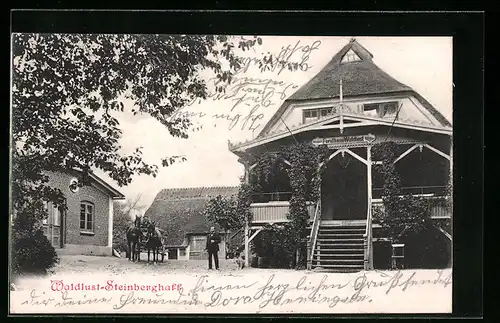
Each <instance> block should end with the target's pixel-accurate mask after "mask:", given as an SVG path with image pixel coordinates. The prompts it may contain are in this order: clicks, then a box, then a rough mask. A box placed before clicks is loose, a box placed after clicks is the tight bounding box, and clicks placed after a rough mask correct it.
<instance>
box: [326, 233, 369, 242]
mask: <svg viewBox="0 0 500 323" xmlns="http://www.w3.org/2000/svg"><path fill="white" fill-rule="evenodd" d="M363 240H364V239H363V238H358V237H353V236H349V237H331V236H324V235H319V236H318V241H332V242H334V241H363Z"/></svg>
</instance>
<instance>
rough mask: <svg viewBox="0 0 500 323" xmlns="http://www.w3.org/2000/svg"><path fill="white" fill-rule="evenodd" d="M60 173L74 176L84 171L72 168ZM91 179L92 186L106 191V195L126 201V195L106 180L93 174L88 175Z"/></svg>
mask: <svg viewBox="0 0 500 323" xmlns="http://www.w3.org/2000/svg"><path fill="white" fill-rule="evenodd" d="M53 172H57V171H53ZM59 172H62V173H66V174H68V175H71V176H74V175H75V174H76V173H80V174H81V173H82V170H81V169H79V168H76V167H75V168H72V169H70V170H61V171H59ZM88 175H89V177H90V178H91V179H92V184H93V185H95V186H98V187H99V188H101V189H102V190H104V191H105V193H106V194H108V195H109V196H111V197H112V198H113V199H114V200H123V199H125V195H123V194H122V193H121V192H120V191H118V190H117V189H116V188H114V187H113V186H111V185H110V184H108V183H107V182H106V181H105V180H103V179H102V178H100V177H99V176H97V175H96V174H94V173H93V172H89V173H88Z"/></svg>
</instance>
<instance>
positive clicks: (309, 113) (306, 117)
mask: <svg viewBox="0 0 500 323" xmlns="http://www.w3.org/2000/svg"><path fill="white" fill-rule="evenodd" d="M333 112H334V109H333V108H320V109H307V110H304V112H303V122H304V123H309V122H313V121H316V120H319V118H324V117H327V116H330V115H331V114H332V113H333Z"/></svg>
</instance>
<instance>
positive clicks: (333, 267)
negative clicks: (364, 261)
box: [314, 264, 365, 270]
mask: <svg viewBox="0 0 500 323" xmlns="http://www.w3.org/2000/svg"><path fill="white" fill-rule="evenodd" d="M314 267H316V268H317V267H323V268H332V269H348V268H350V269H359V270H363V269H364V268H365V267H364V266H363V265H327V264H319V265H314Z"/></svg>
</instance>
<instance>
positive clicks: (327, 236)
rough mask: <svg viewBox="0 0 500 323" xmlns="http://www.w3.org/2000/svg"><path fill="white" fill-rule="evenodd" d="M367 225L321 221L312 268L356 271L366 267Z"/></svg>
mask: <svg viewBox="0 0 500 323" xmlns="http://www.w3.org/2000/svg"><path fill="white" fill-rule="evenodd" d="M365 229H366V228H365V225H328V224H322V223H320V225H319V228H318V236H317V241H316V245H315V246H314V249H313V258H312V269H316V270H317V269H323V270H325V271H332V272H356V271H361V270H363V269H364V244H363V243H364V238H363V235H364V233H365Z"/></svg>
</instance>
